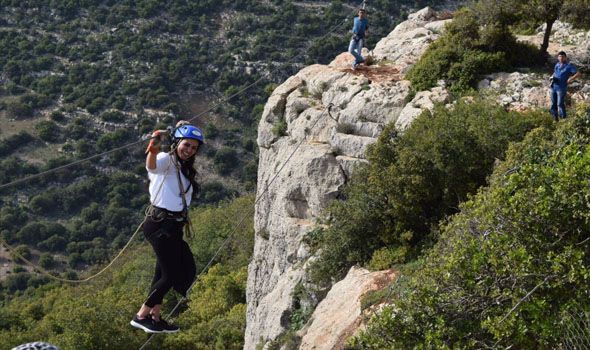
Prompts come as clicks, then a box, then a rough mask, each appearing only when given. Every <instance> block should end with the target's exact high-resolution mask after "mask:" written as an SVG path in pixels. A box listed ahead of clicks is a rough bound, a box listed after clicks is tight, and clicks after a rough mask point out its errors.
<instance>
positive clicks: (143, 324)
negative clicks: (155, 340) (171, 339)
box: [129, 315, 164, 333]
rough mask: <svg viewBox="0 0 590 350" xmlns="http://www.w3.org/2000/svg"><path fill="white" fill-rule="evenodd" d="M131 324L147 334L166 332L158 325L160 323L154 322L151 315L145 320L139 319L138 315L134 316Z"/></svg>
mask: <svg viewBox="0 0 590 350" xmlns="http://www.w3.org/2000/svg"><path fill="white" fill-rule="evenodd" d="M129 324H130V325H132V326H133V327H135V328H139V329H141V330H143V331H144V332H146V333H163V332H164V329H163V328H162V327H161V326H160V325H159V324H158V322H155V321H154V320H152V317H151V316H150V315H147V316H146V317H145V318H142V319H139V318H138V317H137V315H134V316H133V319H132V320H131V322H129Z"/></svg>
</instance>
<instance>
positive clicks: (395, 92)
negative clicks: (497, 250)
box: [244, 8, 443, 350]
mask: <svg viewBox="0 0 590 350" xmlns="http://www.w3.org/2000/svg"><path fill="white" fill-rule="evenodd" d="M433 20H436V16H435V14H434V12H433V11H432V10H430V9H428V8H427V9H424V10H422V11H420V12H419V13H418V14H416V15H415V16H412V17H411V18H410V19H409V20H408V21H406V22H403V23H402V24H400V25H399V26H398V27H397V28H396V29H395V30H394V31H393V32H392V33H396V34H395V35H391V34H390V35H389V36H388V37H387V38H385V39H383V40H386V43H382V42H379V44H378V45H377V48H376V49H375V51H374V55H375V56H376V57H378V58H379V59H381V60H383V59H387V61H386V64H378V65H375V66H369V67H362V68H361V69H357V70H356V71H352V69H351V68H350V62H351V61H352V56H349V54H348V53H344V54H342V55H340V56H338V57H337V58H336V59H335V60H334V62H332V63H331V64H330V65H329V66H323V65H313V66H309V67H306V68H304V69H303V70H301V71H300V72H299V73H297V74H296V75H295V76H293V77H291V78H289V79H288V80H287V81H285V82H284V83H283V84H282V85H280V86H279V87H277V88H276V90H275V91H274V92H273V93H272V95H271V96H270V98H269V99H268V102H267V103H266V106H265V108H264V112H263V115H262V118H261V121H260V124H259V128H258V140H257V141H258V145H259V148H260V157H259V168H258V169H259V170H258V193H257V198H259V200H258V202H257V204H256V213H255V231H256V237H255V246H254V255H253V259H252V262H251V263H250V265H249V267H248V287H247V303H248V310H247V325H246V334H245V346H244V348H245V349H247V350H250V349H255V348H256V347H257V345H258V344H261V345H264V344H267V343H268V342H270V341H272V340H274V339H276V338H277V337H278V336H279V335H280V334H282V333H283V332H285V330H286V329H287V328H288V326H289V322H290V320H289V317H290V314H291V312H292V309H293V297H292V294H293V290H294V288H295V286H296V285H297V284H298V283H300V282H304V281H305V266H306V263H307V261H308V259H309V258H310V257H309V247H307V245H306V244H305V242H304V241H303V238H304V237H305V235H306V234H307V233H308V232H309V231H310V230H311V229H313V228H314V226H315V222H314V219H315V218H317V217H318V216H319V215H320V214H321V213H322V210H324V209H325V208H326V207H327V205H328V204H329V203H330V201H332V200H333V199H335V198H337V197H338V195H339V194H340V191H341V190H342V187H343V186H344V185H345V184H346V182H347V179H348V178H349V176H350V174H351V172H352V171H353V170H354V168H355V166H357V165H358V164H360V163H363V162H366V160H365V159H364V157H365V151H366V149H367V147H368V146H369V145H371V144H373V143H374V142H375V141H376V140H377V137H378V135H379V134H380V133H381V131H382V130H383V127H384V126H385V125H386V124H387V123H390V122H396V120H398V117H399V115H400V114H401V113H402V110H403V109H404V107H405V104H406V103H405V102H406V99H407V97H408V94H409V91H410V83H409V82H408V81H405V80H401V78H402V76H401V75H400V74H399V72H400V71H401V70H404V69H406V68H407V67H409V66H410V65H411V64H413V63H415V60H417V58H418V57H419V55H420V54H421V53H422V52H424V50H425V49H426V46H427V45H428V44H429V43H430V42H431V41H432V40H434V39H435V38H436V37H437V36H438V32H435V31H436V30H435V31H433V30H431V29H427V28H426V26H429V27H430V28H441V27H442V25H443V23H442V22H440V23H432V22H433ZM409 32H413V33H409ZM405 33H408V34H407V35H406V34H405ZM402 48H403V50H405V51H403V53H401V54H400V53H397V51H398V50H402ZM394 53H395V54H394ZM439 92H440V91H435V90H434V89H433V91H431V92H430V94H429V95H428V96H430V97H432V98H431V99H430V101H435V100H436V99H437V98H438V97H434V96H438V94H439ZM440 93H441V94H442V92H440ZM416 99H418V100H416ZM415 100H416V102H415V105H416V106H417V108H418V107H424V108H428V106H430V104H429V103H427V102H426V100H428V98H425V97H424V96H423V95H420V96H418V95H416V97H415ZM419 101H421V102H419ZM285 125H286V130H285ZM310 337H311V335H310ZM307 339H311V338H307Z"/></svg>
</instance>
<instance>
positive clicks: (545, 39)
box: [541, 19, 555, 56]
mask: <svg viewBox="0 0 590 350" xmlns="http://www.w3.org/2000/svg"><path fill="white" fill-rule="evenodd" d="M553 23H555V19H551V20H548V21H547V28H546V29H545V34H544V35H543V43H542V44H541V55H545V56H546V55H547V48H548V47H549V37H550V36H551V29H552V28H553Z"/></svg>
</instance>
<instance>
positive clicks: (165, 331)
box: [162, 329, 180, 333]
mask: <svg viewBox="0 0 590 350" xmlns="http://www.w3.org/2000/svg"><path fill="white" fill-rule="evenodd" d="M178 331H180V329H177V330H175V331H167V330H163V331H162V332H164V333H176V332H178Z"/></svg>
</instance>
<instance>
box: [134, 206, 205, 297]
mask: <svg viewBox="0 0 590 350" xmlns="http://www.w3.org/2000/svg"><path fill="white" fill-rule="evenodd" d="M183 227H184V222H179V221H175V220H171V219H164V220H162V221H160V222H155V221H153V220H151V218H149V217H148V218H147V220H146V222H145V223H144V224H143V233H144V235H145V237H146V239H147V240H148V242H150V244H151V245H152V248H154V252H155V253H156V257H157V261H156V271H155V273H154V279H153V280H152V286H151V288H150V293H149V296H148V298H147V300H146V302H145V305H147V306H148V307H154V306H155V305H159V304H162V300H164V295H166V293H168V291H169V290H170V288H174V290H175V291H177V292H178V293H180V294H181V295H183V296H186V293H187V291H188V288H189V287H190V286H191V284H192V283H193V281H194V280H195V276H196V273H197V267H196V266H195V259H194V258H193V254H192V252H191V250H190V248H189V246H188V244H187V243H186V242H185V241H183V240H182V229H183Z"/></svg>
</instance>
